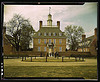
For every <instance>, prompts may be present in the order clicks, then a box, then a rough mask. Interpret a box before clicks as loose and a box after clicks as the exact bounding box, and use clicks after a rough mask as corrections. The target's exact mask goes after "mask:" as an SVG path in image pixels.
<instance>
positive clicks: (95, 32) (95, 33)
mask: <svg viewBox="0 0 100 82" xmlns="http://www.w3.org/2000/svg"><path fill="white" fill-rule="evenodd" d="M94 36H96V37H97V28H95V29H94Z"/></svg>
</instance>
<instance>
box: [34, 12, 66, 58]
mask: <svg viewBox="0 0 100 82" xmlns="http://www.w3.org/2000/svg"><path fill="white" fill-rule="evenodd" d="M39 25H40V26H39V30H38V31H37V32H36V33H35V34H34V36H33V51H34V52H44V53H45V54H46V53H48V54H49V56H52V55H53V53H55V52H65V50H66V37H65V35H64V32H62V31H61V30H60V21H57V25H52V15H51V14H50V13H49V15H48V20H47V25H43V22H42V21H39Z"/></svg>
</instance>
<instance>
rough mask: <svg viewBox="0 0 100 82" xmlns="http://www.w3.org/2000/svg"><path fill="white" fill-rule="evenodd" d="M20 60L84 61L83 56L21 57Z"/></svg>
mask: <svg viewBox="0 0 100 82" xmlns="http://www.w3.org/2000/svg"><path fill="white" fill-rule="evenodd" d="M21 60H22V61H26V62H70V61H73V62H74V61H84V57H73V59H71V58H68V57H56V58H55V57H48V56H46V57H36V56H35V57H32V56H30V57H28V58H27V57H22V58H21Z"/></svg>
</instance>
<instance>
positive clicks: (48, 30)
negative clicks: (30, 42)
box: [33, 27, 66, 38]
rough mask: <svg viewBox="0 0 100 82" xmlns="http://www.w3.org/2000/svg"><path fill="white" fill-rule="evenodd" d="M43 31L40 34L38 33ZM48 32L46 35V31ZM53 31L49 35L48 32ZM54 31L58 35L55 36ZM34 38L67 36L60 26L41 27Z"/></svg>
mask: <svg viewBox="0 0 100 82" xmlns="http://www.w3.org/2000/svg"><path fill="white" fill-rule="evenodd" d="M39 32H40V33H41V35H40V36H39V35H38V33H39ZM45 32H46V33H47V35H46V36H44V33H45ZM49 32H50V33H51V36H49V34H48V33H49ZM53 33H56V36H53ZM59 33H62V36H59ZM33 38H66V36H65V35H64V33H63V32H62V31H61V30H60V29H59V28H58V27H41V28H40V29H39V30H38V31H37V32H36V33H35V34H34V35H33Z"/></svg>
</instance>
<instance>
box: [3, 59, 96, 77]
mask: <svg viewBox="0 0 100 82" xmlns="http://www.w3.org/2000/svg"><path fill="white" fill-rule="evenodd" d="M33 59H34V58H33ZM40 59H41V58H40ZM27 60H29V61H30V58H29V59H28V58H27ZM59 60H60V59H59ZM65 60H69V58H66V59H65ZM72 60H75V59H74V58H71V61H72ZM4 77H83V78H85V79H97V59H85V61H83V62H82V61H79V62H75V61H72V62H69V61H67V62H57V61H55V62H54V61H53V62H52V61H51V62H26V61H25V60H24V61H22V59H21V58H19V59H4Z"/></svg>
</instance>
